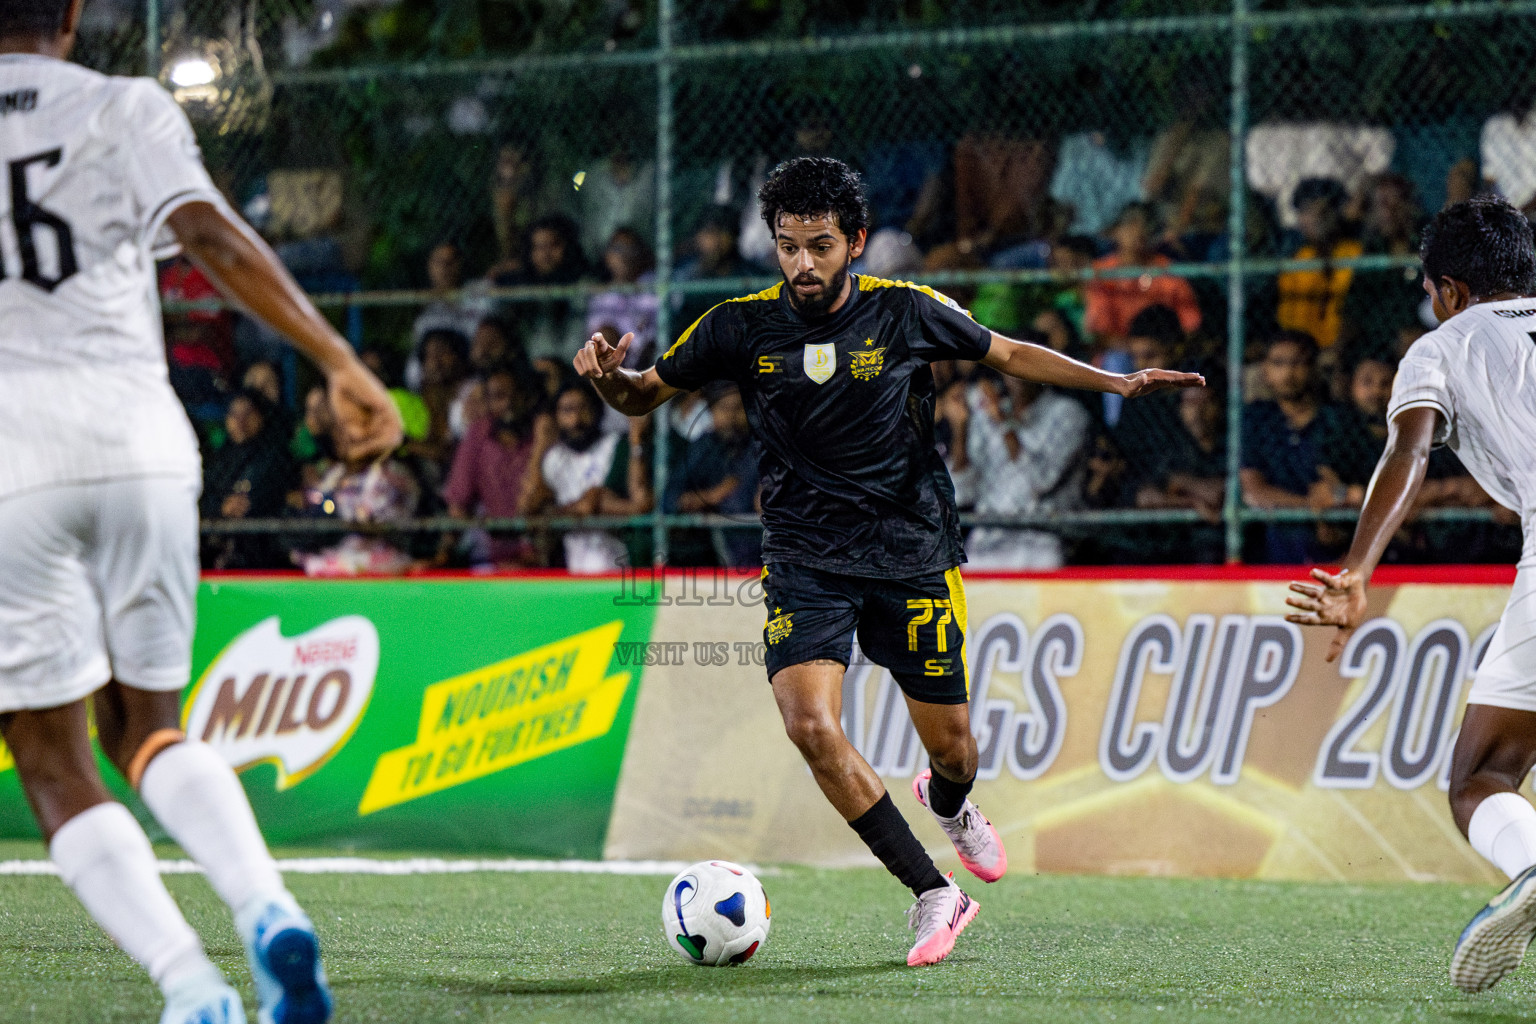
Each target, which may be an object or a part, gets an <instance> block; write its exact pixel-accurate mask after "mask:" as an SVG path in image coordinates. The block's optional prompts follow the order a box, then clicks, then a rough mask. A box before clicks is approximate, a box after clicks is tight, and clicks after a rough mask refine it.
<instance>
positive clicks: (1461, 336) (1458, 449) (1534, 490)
mask: <svg viewBox="0 0 1536 1024" xmlns="http://www.w3.org/2000/svg"><path fill="white" fill-rule="evenodd" d="M1418 408H1430V409H1436V410H1438V411H1439V412H1440V415H1441V416H1442V417H1443V423H1442V424H1441V427H1440V430H1439V432H1438V433H1437V434H1436V435H1435V443H1436V444H1442V443H1443V444H1446V445H1448V446H1449V447H1450V449H1451V450H1452V451H1454V452H1455V453H1456V455H1457V456H1458V457H1459V458H1460V459H1461V462H1462V465H1464V466H1466V467H1467V471H1468V472H1470V473H1471V474H1472V476H1473V477H1475V478H1476V479H1477V482H1478V483H1479V484H1481V485H1482V487H1483V490H1485V491H1487V492H1488V493H1489V495H1491V496H1492V497H1493V499H1494V500H1495V501H1497V502H1498V503H1499V504H1501V505H1504V506H1506V507H1508V508H1511V509H1514V510H1515V511H1516V512H1518V513H1520V521H1521V523H1522V525H1523V527H1524V530H1525V550H1524V551H1523V552H1522V554H1521V558H1520V565H1521V566H1526V565H1536V529H1533V526H1536V522H1533V520H1536V443H1533V442H1536V299H1510V300H1508V301H1505V302H1480V303H1478V304H1477V305H1475V306H1472V307H1471V308H1469V309H1467V310H1465V311H1464V312H1461V313H1458V314H1457V315H1456V316H1453V317H1452V318H1451V319H1449V320H1447V321H1446V322H1445V323H1443V324H1441V325H1440V327H1439V328H1438V329H1437V330H1435V331H1432V332H1431V333H1429V334H1426V335H1424V337H1422V338H1420V339H1419V340H1418V341H1416V342H1414V343H1413V346H1412V347H1411V348H1409V349H1408V354H1407V355H1406V356H1404V357H1403V361H1402V363H1401V364H1400V365H1399V366H1398V368H1397V380H1396V381H1394V382H1393V385H1392V402H1391V404H1390V405H1389V406H1388V408H1387V418H1388V419H1389V420H1390V419H1392V418H1393V417H1395V416H1396V415H1397V414H1398V413H1399V412H1402V411H1403V410H1404V409H1418Z"/></svg>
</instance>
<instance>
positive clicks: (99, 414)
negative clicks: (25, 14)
mask: <svg viewBox="0 0 1536 1024" xmlns="http://www.w3.org/2000/svg"><path fill="white" fill-rule="evenodd" d="M0 162H3V163H4V164H5V172H6V173H5V177H4V178H3V179H0V437H3V438H4V439H5V442H4V443H3V444H0V498H5V497H8V496H10V495H13V494H16V493H18V492H21V491H28V490H33V489H36V488H39V487H48V486H54V485H58V484H71V483H82V482H87V481H92V480H111V479H121V478H126V477H135V476H150V475H177V476H189V477H196V476H197V475H198V473H199V471H200V467H199V460H198V453H197V441H196V438H195V436H194V435H193V433H192V428H191V425H190V424H189V423H188V422H187V418H186V414H185V413H184V412H183V411H182V407H181V404H180V402H178V401H177V399H176V395H175V393H174V392H173V391H172V390H171V387H170V383H169V381H168V379H167V375H166V364H165V342H164V339H163V335H162V332H161V322H160V303H159V295H158V291H157V286H156V279H155V255H156V253H157V252H159V253H161V254H162V255H164V254H168V252H169V249H170V247H169V246H167V245H165V244H161V245H158V246H157V240H158V241H161V242H170V241H173V240H171V239H170V238H169V237H168V233H167V238H165V239H163V240H161V239H158V236H159V235H160V234H161V232H162V231H163V229H164V225H165V219H166V217H168V216H169V215H170V214H171V213H172V212H174V211H175V210H176V209H177V208H179V207H180V206H182V205H184V204H185V203H187V202H191V201H194V200H205V201H208V202H212V203H222V199H221V198H220V196H219V193H218V190H217V189H216V188H215V187H214V185H213V182H212V181H211V180H210V179H209V177H208V173H207V171H206V170H204V168H203V165H202V160H201V157H200V155H199V153H198V149H197V143H196V141H195V140H194V138H193V135H192V129H191V126H190V125H189V124H188V123H187V119H186V116H185V115H184V114H183V113H182V112H181V108H180V107H178V106H177V105H176V102H175V101H174V100H173V99H171V97H170V96H169V95H168V94H167V93H166V92H165V90H163V89H161V88H160V86H159V85H158V84H156V83H155V82H154V81H152V80H150V79H142V78H140V79H130V78H109V77H107V76H105V75H101V74H97V73H96V72H94V71H88V70H86V69H85V68H81V67H78V66H76V65H73V64H69V63H66V62H64V61H58V60H53V59H51V58H47V57H40V56H32V55H4V56H0Z"/></svg>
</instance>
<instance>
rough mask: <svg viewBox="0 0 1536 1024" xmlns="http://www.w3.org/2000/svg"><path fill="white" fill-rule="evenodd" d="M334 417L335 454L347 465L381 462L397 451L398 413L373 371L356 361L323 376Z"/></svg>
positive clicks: (399, 432) (402, 432) (351, 361)
mask: <svg viewBox="0 0 1536 1024" xmlns="http://www.w3.org/2000/svg"><path fill="white" fill-rule="evenodd" d="M325 383H326V390H327V391H328V392H329V393H330V397H331V409H332V410H333V411H334V412H335V414H336V448H337V453H338V454H339V455H341V457H342V458H344V459H346V460H348V461H349V462H366V461H368V460H369V459H382V458H384V457H386V456H387V455H389V454H390V453H391V452H393V451H394V450H395V449H396V448H399V447H400V441H401V438H402V437H403V435H404V427H403V426H402V425H401V422H400V410H399V409H397V408H395V400H394V399H392V398H390V397H389V392H388V391H386V390H385V389H384V385H383V383H381V382H380V380H379V378H377V377H375V376H374V375H373V371H372V370H369V369H368V367H366V366H364V365H363V364H362V363H361V362H359V361H358V360H356V359H352V360H349V361H348V362H346V363H343V364H342V365H341V366H340V367H338V368H336V369H334V370H331V371H330V372H329V373H328V374H327V376H326V382H325Z"/></svg>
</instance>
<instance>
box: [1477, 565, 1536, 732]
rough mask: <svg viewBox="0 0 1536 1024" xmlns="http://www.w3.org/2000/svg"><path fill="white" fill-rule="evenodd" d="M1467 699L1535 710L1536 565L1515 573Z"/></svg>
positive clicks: (1493, 704) (1503, 706)
mask: <svg viewBox="0 0 1536 1024" xmlns="http://www.w3.org/2000/svg"><path fill="white" fill-rule="evenodd" d="M1467 703H1468V704H1490V705H1492V706H1493V707H1496V708H1513V709H1515V710H1516V711H1536V569H1520V570H1519V571H1518V572H1516V573H1515V586H1514V589H1512V590H1511V591H1510V592H1509V603H1508V604H1507V605H1505V606H1504V615H1503V617H1502V618H1500V619H1499V627H1498V628H1497V629H1495V630H1494V631H1493V639H1491V640H1489V641H1488V652H1487V653H1486V654H1484V655H1483V662H1482V664H1481V665H1479V666H1478V669H1477V676H1476V677H1475V678H1474V679H1473V680H1472V691H1471V692H1470V693H1468V694H1467Z"/></svg>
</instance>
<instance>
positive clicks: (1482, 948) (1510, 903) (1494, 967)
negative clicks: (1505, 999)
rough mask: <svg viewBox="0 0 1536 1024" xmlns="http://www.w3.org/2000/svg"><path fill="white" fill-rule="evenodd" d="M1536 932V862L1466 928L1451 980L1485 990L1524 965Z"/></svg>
mask: <svg viewBox="0 0 1536 1024" xmlns="http://www.w3.org/2000/svg"><path fill="white" fill-rule="evenodd" d="M1533 935H1536V866H1532V867H1529V868H1526V869H1525V870H1524V871H1522V872H1520V874H1518V875H1516V876H1515V877H1514V880H1513V881H1511V882H1510V883H1509V884H1508V885H1506V886H1505V887H1504V889H1503V891H1501V892H1500V893H1499V894H1498V895H1497V896H1495V897H1494V898H1493V899H1492V900H1490V901H1489V902H1488V905H1487V906H1486V907H1484V908H1483V909H1482V910H1480V911H1478V912H1477V916H1476V917H1474V918H1473V919H1472V921H1471V922H1470V923H1469V924H1468V925H1467V927H1466V928H1464V929H1463V930H1462V933H1461V938H1459V939H1457V940H1456V952H1454V953H1452V954H1451V983H1452V984H1453V985H1455V986H1456V987H1457V988H1459V989H1461V990H1462V991H1463V992H1482V991H1484V990H1485V989H1490V988H1492V987H1493V986H1494V985H1496V984H1497V983H1498V981H1499V979H1500V978H1502V977H1504V975H1506V974H1508V973H1509V972H1510V971H1512V970H1514V969H1515V968H1516V967H1519V966H1520V961H1521V960H1523V959H1525V950H1526V947H1527V946H1529V945H1530V944H1531V937H1532V936H1533Z"/></svg>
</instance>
